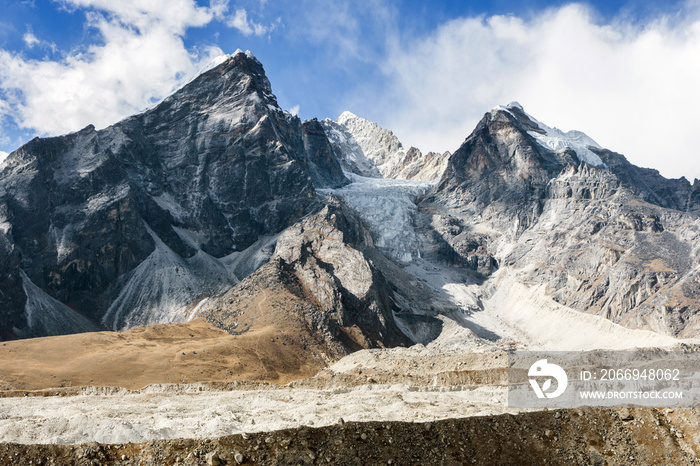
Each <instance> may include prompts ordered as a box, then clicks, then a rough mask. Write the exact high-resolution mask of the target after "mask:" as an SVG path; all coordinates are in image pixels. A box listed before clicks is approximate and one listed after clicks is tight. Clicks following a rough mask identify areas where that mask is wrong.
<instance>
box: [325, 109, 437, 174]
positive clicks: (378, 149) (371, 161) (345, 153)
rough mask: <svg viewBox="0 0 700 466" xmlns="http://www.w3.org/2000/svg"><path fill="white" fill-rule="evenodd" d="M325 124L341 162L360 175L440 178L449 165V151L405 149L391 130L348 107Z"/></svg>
mask: <svg viewBox="0 0 700 466" xmlns="http://www.w3.org/2000/svg"><path fill="white" fill-rule="evenodd" d="M324 125H325V128H326V134H327V136H328V139H329V140H330V141H331V143H332V144H334V145H335V147H336V148H337V149H338V150H337V151H336V152H337V153H338V155H339V157H340V159H341V164H344V168H345V169H346V170H347V171H350V172H352V173H355V174H358V175H362V176H369V177H374V178H394V179H413V180H425V181H428V180H435V179H437V178H439V177H440V175H442V172H443V171H444V169H445V167H446V165H447V158H448V156H449V153H445V154H436V153H432V152H431V153H428V154H425V155H424V154H422V153H421V152H420V151H419V150H418V149H416V148H413V147H412V148H410V149H408V150H406V149H404V146H403V144H401V141H399V139H398V138H397V137H396V135H394V133H393V132H392V131H390V130H388V129H385V128H382V127H381V126H379V125H378V124H377V123H374V122H372V121H369V120H366V119H364V118H361V117H358V116H357V115H355V114H353V113H352V112H349V111H345V112H343V113H342V114H341V115H340V116H339V117H338V119H337V120H336V121H334V122H333V121H331V120H326V121H325V122H324Z"/></svg>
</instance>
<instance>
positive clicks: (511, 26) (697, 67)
mask: <svg viewBox="0 0 700 466" xmlns="http://www.w3.org/2000/svg"><path fill="white" fill-rule="evenodd" d="M686 13H687V15H686V17H685V18H684V19H683V20H678V19H677V18H676V19H674V18H660V19H657V20H655V21H653V22H647V23H646V24H643V25H639V24H632V23H629V22H625V21H624V20H617V21H615V22H614V23H613V24H598V23H596V21H595V19H594V18H593V15H592V14H591V12H590V11H589V10H588V9H586V7H584V6H582V5H577V4H572V5H568V6H564V7H562V8H558V9H552V10H547V11H545V12H543V13H541V14H540V15H539V16H536V17H534V18H533V19H530V20H523V19H520V18H516V17H503V16H494V17H488V18H485V17H481V18H465V19H458V20H454V21H451V22H448V23H446V24H444V25H442V26H441V27H440V28H439V29H437V30H436V31H435V32H434V33H433V34H432V35H430V36H429V37H424V38H421V39H419V40H415V41H413V42H408V43H403V44H402V45H401V46H397V47H396V48H395V49H394V50H392V51H391V52H390V53H389V58H388V61H387V63H386V65H385V68H384V70H385V72H386V74H387V76H388V77H389V79H390V87H391V88H392V89H393V101H392V102H387V105H386V107H387V108H386V110H385V117H384V118H383V121H384V122H385V124H386V125H387V126H389V127H391V128H392V129H394V131H395V132H396V133H397V134H398V135H399V136H400V137H402V139H404V142H405V143H407V144H413V145H418V146H419V147H421V148H422V149H423V150H455V149H456V148H457V147H458V146H459V145H460V144H461V142H462V141H463V140H464V138H465V137H466V136H467V135H468V134H469V133H470V132H471V130H472V129H473V127H474V126H475V125H476V123H477V122H478V120H479V119H480V118H481V117H482V116H483V114H484V113H485V112H486V111H488V110H489V109H490V108H492V107H494V106H496V105H497V104H505V103H508V102H509V101H512V100H518V101H520V102H521V103H522V104H523V106H524V107H525V110H526V111H528V112H529V113H530V114H532V115H534V116H535V117H537V118H538V119H540V120H541V121H543V122H545V123H548V124H549V125H556V126H559V127H561V128H562V129H565V130H568V129H579V130H582V131H585V132H586V133H587V134H589V135H590V136H591V137H592V138H594V139H596V140H597V141H598V142H599V143H600V144H601V145H603V146H605V147H608V148H610V149H612V150H615V151H617V152H621V153H623V154H625V155H626V156H627V158H628V159H629V160H630V161H631V162H632V163H635V164H637V165H641V166H648V167H653V168H656V169H658V170H660V171H661V173H662V174H663V175H665V176H670V177H679V176H682V175H685V176H686V177H689V178H691V180H692V177H698V178H700V158H698V156H697V137H696V133H697V121H698V119H697V113H696V112H697V109H698V108H700V92H698V83H700V60H699V59H698V57H700V15H698V14H697V10H695V9H691V10H689V11H688V12H686Z"/></svg>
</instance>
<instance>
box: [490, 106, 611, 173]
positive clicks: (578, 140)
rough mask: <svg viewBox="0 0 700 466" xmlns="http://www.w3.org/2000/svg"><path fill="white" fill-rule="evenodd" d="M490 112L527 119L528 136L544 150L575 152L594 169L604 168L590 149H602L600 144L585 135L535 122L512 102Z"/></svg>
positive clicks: (520, 107) (533, 118) (603, 164)
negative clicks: (528, 124) (530, 127)
mask: <svg viewBox="0 0 700 466" xmlns="http://www.w3.org/2000/svg"><path fill="white" fill-rule="evenodd" d="M492 111H505V112H508V113H510V114H512V115H513V116H515V117H516V118H517V119H518V120H520V121H521V120H522V116H525V117H527V118H528V119H529V120H530V121H529V123H532V125H530V126H532V129H531V130H529V131H528V134H529V135H530V136H532V137H534V138H535V140H536V141H537V142H538V143H539V144H540V145H541V146H542V147H544V148H545V149H549V150H551V151H554V152H559V151H563V150H566V149H571V150H573V151H574V152H576V155H577V156H578V158H579V159H580V160H581V161H583V162H585V163H587V164H589V165H592V166H594V167H605V168H607V166H606V165H605V163H603V161H602V160H601V159H600V157H598V156H597V155H596V154H595V153H594V152H593V151H591V149H590V148H591V147H592V148H595V149H602V147H601V146H600V144H598V143H597V142H595V141H594V140H593V138H591V137H590V136H588V135H587V134H585V133H583V132H581V131H577V130H571V131H562V130H560V129H559V128H556V127H551V126H548V125H546V124H544V123H542V122H541V121H539V120H537V119H536V118H535V117H533V116H532V115H530V114H529V113H527V112H525V110H524V109H523V106H522V105H520V103H518V102H516V101H513V102H511V103H509V104H508V105H505V106H504V105H499V106H497V107H495V108H494V109H493V110H492Z"/></svg>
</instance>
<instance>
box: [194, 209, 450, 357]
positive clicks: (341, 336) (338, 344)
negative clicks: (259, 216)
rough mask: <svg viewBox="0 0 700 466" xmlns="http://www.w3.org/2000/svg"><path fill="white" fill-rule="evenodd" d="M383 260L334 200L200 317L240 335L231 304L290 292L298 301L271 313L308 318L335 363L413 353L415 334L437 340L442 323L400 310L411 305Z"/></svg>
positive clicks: (360, 225)
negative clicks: (357, 355) (369, 354)
mask: <svg viewBox="0 0 700 466" xmlns="http://www.w3.org/2000/svg"><path fill="white" fill-rule="evenodd" d="M378 256H381V253H379V251H377V250H376V249H375V247H374V244H373V241H372V237H371V235H370V233H369V231H368V230H367V229H366V228H365V226H364V224H363V222H362V221H361V220H360V219H359V217H358V216H357V215H356V214H355V213H353V211H352V210H351V209H349V208H348V207H347V206H346V205H345V204H344V203H343V202H342V201H341V200H340V199H338V198H337V197H334V196H329V197H328V198H327V199H326V204H325V206H324V207H323V208H322V209H321V210H320V211H319V212H318V213H316V214H314V215H312V216H309V217H306V218H305V219H303V220H301V221H300V222H298V223H296V224H295V225H293V226H292V227H290V228H288V229H287V230H286V231H285V232H284V233H283V234H282V235H281V236H280V237H279V239H278V240H277V246H276V248H275V253H274V255H273V256H272V258H271V259H270V261H269V262H268V263H267V264H265V265H263V266H262V267H261V268H260V269H259V270H258V271H257V272H255V273H254V274H253V275H251V276H250V277H248V278H247V279H245V280H244V281H243V282H241V283H240V284H239V285H236V286H235V287H233V288H232V289H231V291H229V292H228V293H227V294H226V295H224V296H223V297H222V298H220V299H216V300H213V301H210V302H208V303H207V304H206V305H205V306H204V307H203V308H202V310H201V311H200V314H202V315H204V316H205V317H206V318H207V319H208V320H209V321H210V322H212V323H214V324H215V325H219V326H221V328H224V329H227V330H229V331H231V330H234V329H235V328H238V329H240V324H239V321H240V320H241V319H242V318H243V317H242V314H241V313H240V311H239V309H240V308H241V307H242V306H241V305H237V306H230V305H228V306H227V305H226V303H227V302H229V303H230V302H237V301H242V302H246V303H248V302H260V301H262V300H263V295H269V290H273V289H281V288H283V289H284V290H286V291H285V293H289V294H291V295H293V296H294V298H292V299H290V301H289V303H288V304H287V305H285V306H284V308H279V309H275V310H270V311H269V312H270V313H275V312H280V313H283V314H284V313H289V312H291V313H293V314H296V315H298V316H301V317H302V318H303V319H304V321H305V322H306V327H307V329H308V332H309V339H310V340H311V341H322V342H323V343H324V345H325V346H326V347H327V348H328V353H327V354H328V355H330V356H331V357H334V358H335V357H339V356H344V355H345V354H348V353H350V352H352V351H355V350H358V349H363V348H378V347H392V346H405V345H410V344H412V343H414V340H413V339H412V338H411V337H414V332H412V331H411V330H410V328H420V329H421V330H422V331H424V332H426V331H427V332H430V329H432V331H433V336H432V337H433V338H434V337H435V336H436V333H439V329H440V327H441V323H440V321H439V320H437V319H434V318H432V317H429V316H417V315H413V313H412V312H411V308H410V307H408V306H401V305H400V304H398V303H401V302H406V298H405V297H403V296H402V295H401V293H402V292H401V290H400V289H399V288H398V287H397V286H395V285H394V284H393V283H391V282H390V278H387V276H385V274H386V273H387V271H388V269H386V268H384V267H382V265H381V263H377V262H375V260H373V259H374V258H377V257H378ZM391 278H393V279H396V278H397V277H395V276H394V277H391ZM261 283H264V286H263V287H260V284H261ZM275 294H280V293H275ZM267 299H270V298H269V297H268V298H265V300H267ZM243 307H245V305H243ZM409 315H410V316H409ZM397 320H398V322H397ZM404 320H405V321H406V322H404ZM234 322H235V324H233V323H234ZM232 325H234V328H232V327H231V326H232ZM242 331H245V329H243V330H242ZM409 335H410V336H411V337H409Z"/></svg>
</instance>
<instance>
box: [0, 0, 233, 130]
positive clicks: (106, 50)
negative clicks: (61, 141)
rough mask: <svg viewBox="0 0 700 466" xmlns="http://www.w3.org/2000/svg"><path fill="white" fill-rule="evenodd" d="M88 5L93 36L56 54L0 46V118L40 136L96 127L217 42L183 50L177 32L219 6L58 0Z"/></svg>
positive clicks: (148, 97)
mask: <svg viewBox="0 0 700 466" xmlns="http://www.w3.org/2000/svg"><path fill="white" fill-rule="evenodd" d="M63 4H64V5H65V6H66V7H70V8H88V12H87V13H86V15H87V19H88V24H89V26H90V27H92V28H95V29H96V30H97V31H98V33H99V35H100V36H101V39H102V40H101V43H99V44H93V45H90V46H89V47H88V48H87V49H83V50H78V51H72V52H69V53H67V54H66V55H65V57H64V58H63V59H61V60H59V61H52V60H48V59H44V60H28V59H25V58H24V57H22V56H21V55H18V54H13V53H10V52H8V51H5V50H0V104H2V105H0V119H2V118H3V117H9V118H12V119H14V121H15V123H16V124H17V125H18V127H20V128H23V129H33V130H35V131H37V132H38V133H39V134H41V135H50V134H61V133H65V132H69V131H75V130H77V129H80V128H82V127H84V126H86V125H88V124H90V123H92V124H95V125H96V126H98V127H104V126H107V125H109V124H111V123H114V122H116V121H117V120H119V119H120V118H123V117H125V116H128V115H130V114H133V113H135V112H137V111H139V110H141V109H143V108H144V107H146V106H147V105H149V103H150V102H151V101H152V99H154V98H155V99H160V98H162V97H165V96H166V95H167V94H168V93H169V92H171V91H172V90H173V89H174V88H176V87H178V86H179V85H180V84H182V83H183V82H184V81H185V80H186V79H187V78H188V77H189V76H191V75H192V74H194V73H195V72H196V71H197V70H198V69H200V68H201V67H202V66H203V65H204V64H206V63H207V62H209V61H210V60H211V59H212V58H213V57H215V56H217V55H220V54H221V53H222V51H221V50H220V49H219V48H218V47H209V48H205V49H203V50H187V49H186V48H185V45H184V43H183V39H182V35H183V34H184V32H185V31H186V30H187V28H189V27H196V26H203V25H205V24H207V23H208V22H210V21H212V20H213V19H214V18H215V16H216V15H217V14H218V13H219V12H220V11H221V9H222V6H221V4H222V2H220V1H216V2H214V4H213V6H212V7H211V8H206V7H199V6H197V5H196V4H195V3H194V1H193V0H174V1H171V0H167V1H166V0H125V1H121V2H113V1H110V0H66V1H64V2H63Z"/></svg>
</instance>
